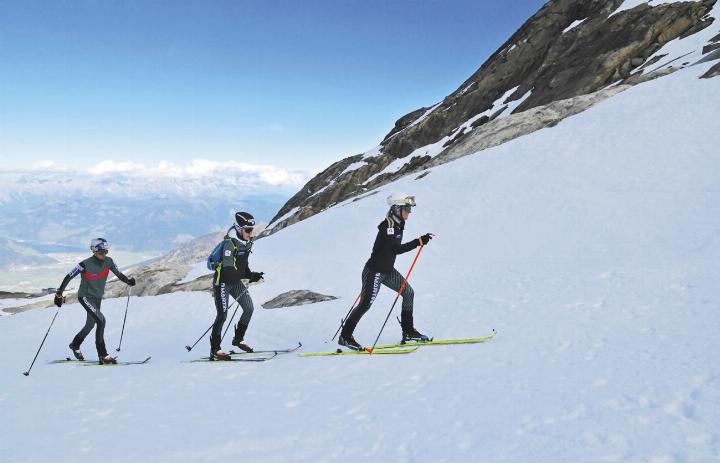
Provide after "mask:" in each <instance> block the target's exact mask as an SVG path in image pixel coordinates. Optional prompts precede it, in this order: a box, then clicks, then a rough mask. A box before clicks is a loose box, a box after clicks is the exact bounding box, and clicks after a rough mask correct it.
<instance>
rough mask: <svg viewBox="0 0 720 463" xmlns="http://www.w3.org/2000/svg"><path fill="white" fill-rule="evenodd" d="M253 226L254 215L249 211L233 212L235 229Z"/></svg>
mask: <svg viewBox="0 0 720 463" xmlns="http://www.w3.org/2000/svg"><path fill="white" fill-rule="evenodd" d="M254 226H255V217H253V216H252V214H250V213H249V212H237V213H236V214H235V229H236V230H237V231H240V230H241V229H243V228H252V227H254Z"/></svg>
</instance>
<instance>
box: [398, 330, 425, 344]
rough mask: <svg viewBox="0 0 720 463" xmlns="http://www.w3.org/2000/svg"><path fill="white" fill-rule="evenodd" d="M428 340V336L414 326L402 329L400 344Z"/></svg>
mask: <svg viewBox="0 0 720 463" xmlns="http://www.w3.org/2000/svg"><path fill="white" fill-rule="evenodd" d="M428 341H430V337H429V336H425V335H424V334H422V333H420V332H419V331H418V330H416V329H415V328H411V329H409V330H407V331H405V330H403V334H402V344H405V343H406V342H428Z"/></svg>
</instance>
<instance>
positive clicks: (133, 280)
mask: <svg viewBox="0 0 720 463" xmlns="http://www.w3.org/2000/svg"><path fill="white" fill-rule="evenodd" d="M127 284H128V285H130V286H135V278H133V277H130V278H128V281H127Z"/></svg>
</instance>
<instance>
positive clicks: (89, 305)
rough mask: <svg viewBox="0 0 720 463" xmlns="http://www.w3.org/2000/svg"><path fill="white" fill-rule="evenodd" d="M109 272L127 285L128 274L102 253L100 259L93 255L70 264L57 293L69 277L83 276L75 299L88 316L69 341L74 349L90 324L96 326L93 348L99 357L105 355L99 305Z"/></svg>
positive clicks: (82, 338) (63, 288)
mask: <svg viewBox="0 0 720 463" xmlns="http://www.w3.org/2000/svg"><path fill="white" fill-rule="evenodd" d="M110 272H113V273H114V274H115V276H117V277H118V279H120V281H122V282H123V283H126V284H128V282H129V281H130V280H129V279H128V277H126V276H125V275H124V274H123V273H122V272H121V271H120V270H118V268H117V266H116V265H115V262H113V260H112V258H110V257H108V256H105V259H104V260H100V259H98V258H97V257H95V256H92V257H88V258H87V259H85V260H84V261H82V262H80V263H79V264H77V265H76V266H75V267H73V269H72V270H70V272H69V273H68V274H67V275H66V276H65V278H64V279H63V281H62V283H61V284H60V287H59V288H58V292H60V293H62V292H63V291H65V288H66V287H67V285H68V283H70V280H72V279H73V278H75V277H76V276H78V275H82V281H81V282H80V289H78V293H77V296H78V301H79V302H80V304H81V305H82V306H83V308H85V312H86V314H87V317H86V319H85V326H83V328H82V329H81V330H80V331H79V332H78V333H77V334H76V335H75V337H74V338H73V340H72V342H71V343H70V348H71V349H73V350H78V349H80V345H81V344H82V343H83V341H84V340H85V337H87V335H88V334H89V333H90V331H91V330H92V329H93V326H96V325H97V328H96V329H95V347H96V348H97V352H98V356H100V357H101V358H102V357H106V356H107V355H108V353H107V349H106V348H105V338H104V334H105V316H104V315H103V314H102V313H101V312H100V304H101V301H102V298H103V295H104V294H105V283H106V282H107V278H108V275H109V273H110Z"/></svg>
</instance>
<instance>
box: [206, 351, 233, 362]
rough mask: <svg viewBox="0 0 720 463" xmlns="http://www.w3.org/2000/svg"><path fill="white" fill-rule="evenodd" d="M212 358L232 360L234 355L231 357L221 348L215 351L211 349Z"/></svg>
mask: <svg viewBox="0 0 720 463" xmlns="http://www.w3.org/2000/svg"><path fill="white" fill-rule="evenodd" d="M210 360H226V361H227V360H232V357H230V356H229V355H228V354H226V353H225V352H223V351H222V349H220V350H216V351H215V352H213V351H210Z"/></svg>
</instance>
